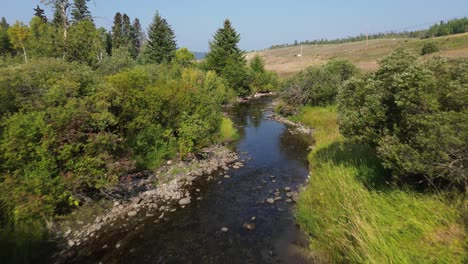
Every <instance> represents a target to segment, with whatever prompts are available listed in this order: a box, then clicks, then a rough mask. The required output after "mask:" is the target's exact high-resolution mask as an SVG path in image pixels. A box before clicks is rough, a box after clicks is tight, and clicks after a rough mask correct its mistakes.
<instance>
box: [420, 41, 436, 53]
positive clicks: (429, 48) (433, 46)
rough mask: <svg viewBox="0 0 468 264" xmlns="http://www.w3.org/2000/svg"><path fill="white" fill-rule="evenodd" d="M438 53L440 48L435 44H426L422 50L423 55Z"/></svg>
mask: <svg viewBox="0 0 468 264" xmlns="http://www.w3.org/2000/svg"><path fill="white" fill-rule="evenodd" d="M438 51H439V46H437V44H436V43H435V42H432V41H431V42H426V43H424V45H423V47H422V49H421V55H426V54H431V53H434V52H438Z"/></svg>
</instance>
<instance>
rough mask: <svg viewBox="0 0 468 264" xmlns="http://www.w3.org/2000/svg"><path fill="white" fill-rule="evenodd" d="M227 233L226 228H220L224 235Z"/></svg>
mask: <svg viewBox="0 0 468 264" xmlns="http://www.w3.org/2000/svg"><path fill="white" fill-rule="evenodd" d="M227 231H229V229H228V228H227V227H222V228H221V232H223V233H226V232H227Z"/></svg>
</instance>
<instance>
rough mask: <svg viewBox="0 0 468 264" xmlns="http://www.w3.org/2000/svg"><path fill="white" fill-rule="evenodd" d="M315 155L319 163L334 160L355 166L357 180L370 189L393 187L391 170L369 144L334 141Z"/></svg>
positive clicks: (384, 189) (378, 189) (379, 189)
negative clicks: (384, 165)
mask: <svg viewBox="0 0 468 264" xmlns="http://www.w3.org/2000/svg"><path fill="white" fill-rule="evenodd" d="M313 155H314V159H316V160H317V161H318V162H317V164H320V163H322V162H332V163H333V164H336V165H345V166H350V167H354V168H355V169H356V170H357V174H356V175H357V177H356V178H357V180H359V181H360V182H361V183H362V184H363V185H364V186H365V187H366V188H367V189H369V190H376V191H386V190H388V189H389V188H390V187H391V186H390V185H389V182H391V176H390V173H389V171H387V170H385V169H384V167H383V166H382V161H381V160H380V159H379V158H378V157H377V155H376V153H375V151H374V150H373V149H372V148H370V147H369V146H366V145H363V144H359V143H352V142H347V141H346V142H334V143H332V144H330V145H329V146H326V147H322V148H320V149H319V150H317V151H316V152H315V153H314V154H313Z"/></svg>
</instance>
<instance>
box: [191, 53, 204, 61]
mask: <svg viewBox="0 0 468 264" xmlns="http://www.w3.org/2000/svg"><path fill="white" fill-rule="evenodd" d="M193 54H194V55H195V58H196V59H197V60H203V59H204V58H205V57H206V54H207V53H206V52H196V51H195V52H193Z"/></svg>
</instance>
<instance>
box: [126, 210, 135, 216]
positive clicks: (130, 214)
mask: <svg viewBox="0 0 468 264" xmlns="http://www.w3.org/2000/svg"><path fill="white" fill-rule="evenodd" d="M127 215H128V216H135V215H137V212H136V211H130V212H128V213H127Z"/></svg>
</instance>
